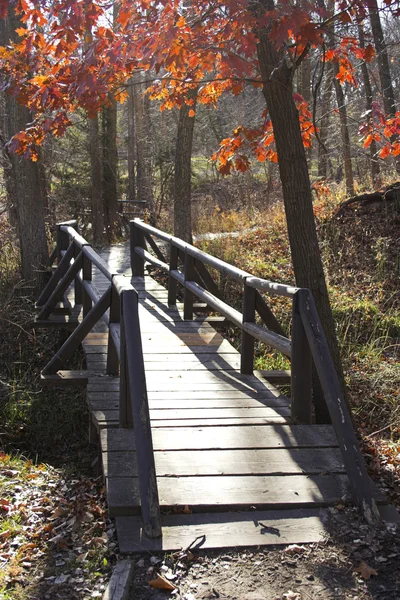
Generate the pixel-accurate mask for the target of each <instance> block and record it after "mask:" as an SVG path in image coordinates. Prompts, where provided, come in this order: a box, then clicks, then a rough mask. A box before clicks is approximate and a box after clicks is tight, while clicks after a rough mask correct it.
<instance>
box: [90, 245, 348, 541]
mask: <svg viewBox="0 0 400 600" xmlns="http://www.w3.org/2000/svg"><path fill="white" fill-rule="evenodd" d="M103 258H105V259H106V260H108V261H109V264H110V267H111V270H115V271H116V272H120V273H121V272H122V273H123V274H124V275H125V276H126V277H127V278H129V279H130V280H131V282H132V284H133V286H134V287H135V288H136V289H137V290H138V292H139V299H140V306H139V315H140V324H141V332H142V344H143V354H144V363H145V369H146V382H147V392H148V398H149V405H150V416H151V424H152V436H153V445H154V450H155V463H156V471H157V483H158V491H159V497H160V504H161V507H162V509H163V512H164V513H165V514H164V516H163V537H162V539H157V540H150V539H146V538H144V537H143V535H142V533H141V517H140V497H139V483H138V478H137V466H136V456H135V439H134V433H133V430H132V429H125V430H121V429H120V428H119V378H118V377H116V378H111V377H106V376H102V375H104V374H105V369H106V362H107V343H108V333H107V328H106V327H105V326H104V332H94V333H90V334H89V335H88V336H87V338H86V340H85V342H84V344H83V348H84V351H85V354H86V361H87V367H88V370H89V371H90V372H95V373H99V376H92V377H91V378H90V380H89V384H88V388H87V389H88V392H87V395H88V402H89V406H90V408H91V411H92V416H93V421H94V424H95V427H96V430H98V431H99V432H100V444H101V454H102V468H103V474H104V478H105V482H106V489H107V499H108V506H109V511H110V515H111V516H113V517H116V525H117V533H118V539H119V544H120V549H121V551H122V552H134V551H140V550H144V549H147V550H156V549H163V550H174V549H175V550H176V549H179V548H181V547H186V546H188V545H189V544H191V543H192V542H193V541H194V540H195V538H197V537H199V538H200V539H199V540H198V542H199V544H200V545H201V547H203V548H213V547H221V546H248V545H260V544H276V543H278V544H282V543H292V542H296V543H301V542H310V541H318V540H321V539H323V537H324V535H325V522H326V520H327V511H326V509H325V510H323V509H322V508H321V507H326V506H329V505H334V504H335V503H338V502H340V501H341V500H342V499H343V498H345V497H346V494H347V495H348V494H349V491H348V482H347V477H346V475H345V471H344V467H343V461H342V459H341V454H340V450H339V448H338V445H337V441H336V436H335V434H334V431H333V428H332V426H326V425H312V426H310V425H297V426H293V425H291V419H290V406H289V404H290V400H289V399H288V398H287V397H285V396H281V395H280V394H279V392H278V391H277V390H276V388H274V386H273V385H272V384H270V383H268V382H267V381H266V380H264V379H262V378H259V377H257V376H256V375H240V373H239V372H238V368H239V364H240V356H239V353H238V352H237V351H236V350H235V349H234V348H233V346H232V345H231V344H230V343H229V341H227V340H226V339H225V338H224V337H223V336H222V335H220V334H219V333H217V332H216V331H215V329H213V327H212V325H211V324H210V323H208V322H205V317H201V316H197V317H196V320H195V321H184V320H183V316H182V305H179V304H178V305H177V306H176V308H170V307H168V305H167V290H166V289H165V288H164V287H162V286H161V285H160V284H158V283H157V282H156V281H155V280H154V279H152V278H151V277H150V276H148V275H146V276H145V277H144V278H133V279H131V276H130V266H129V249H128V248H127V246H120V247H118V248H114V250H113V252H112V253H111V254H108V255H107V254H105V255H103ZM94 284H95V285H96V287H97V289H98V290H99V292H104V291H105V290H106V289H107V286H108V285H109V282H108V281H107V280H106V279H105V277H102V276H101V274H98V275H97V276H95V278H94ZM260 509H261V510H260ZM277 509H279V510H277ZM215 510H218V512H217V513H212V514H210V512H209V511H215ZM228 511H229V512H228ZM231 511H235V512H231ZM203 536H205V538H203Z"/></svg>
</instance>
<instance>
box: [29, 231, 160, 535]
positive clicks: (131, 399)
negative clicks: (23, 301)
mask: <svg viewBox="0 0 400 600" xmlns="http://www.w3.org/2000/svg"><path fill="white" fill-rule="evenodd" d="M74 225H76V222H66V223H60V224H58V225H57V246H56V255H57V257H58V267H57V269H56V270H55V271H54V273H53V276H52V278H51V279H50V281H49V283H48V284H47V286H46V288H45V289H44V290H43V292H42V294H41V296H40V298H39V300H38V302H37V306H38V308H39V309H40V312H39V318H42V319H44V318H47V317H49V315H50V314H51V313H52V311H53V310H54V308H55V307H56V305H57V303H58V302H60V301H62V300H63V297H64V294H65V293H66V291H67V289H68V287H69V286H70V285H71V284H72V283H74V286H75V304H83V319H82V321H81V322H80V323H79V325H78V326H77V327H76V329H75V330H74V331H73V332H72V333H71V335H70V336H69V337H68V339H67V340H66V342H65V343H64V344H63V345H62V347H61V348H60V349H59V350H58V351H57V352H56V354H55V355H54V356H53V358H52V359H51V360H50V362H49V363H48V364H47V365H46V366H45V368H44V369H43V371H42V373H43V374H44V375H52V374H54V373H56V372H57V371H58V370H60V369H62V368H63V367H64V365H65V361H66V360H67V359H68V358H70V357H71V356H72V355H73V353H74V352H75V351H76V350H77V348H78V346H79V345H80V344H81V343H82V342H83V340H84V339H85V337H86V336H87V335H88V333H89V332H90V331H92V329H93V327H94V325H95V324H96V323H97V321H99V319H103V320H104V321H105V323H106V324H107V325H108V331H109V339H108V352H107V373H108V374H110V375H114V376H118V375H119V377H120V426H121V427H130V428H131V427H133V429H134V433H135V439H136V457H137V465H138V479H139V491H140V498H141V510H142V518H143V529H144V532H145V534H146V535H148V536H149V537H159V536H160V535H161V516H160V505H159V499H158V490H157V479H156V471H155V464H154V452H153V442H152V436H151V426H150V412H149V406H148V400H147V389H146V379H145V371H144V360H143V352H142V345H141V334H140V323H139V313H138V293H137V291H136V290H135V288H134V287H133V286H132V285H131V283H130V282H129V281H128V280H127V279H126V278H125V277H123V276H118V275H114V274H113V273H112V272H111V271H110V269H109V267H108V265H107V263H106V262H105V261H104V260H103V259H102V258H101V257H100V256H99V255H98V254H97V253H96V251H95V250H94V249H93V248H92V247H91V245H90V244H89V243H88V242H87V241H86V240H85V239H84V238H83V237H82V236H81V235H80V234H79V233H78V232H77V231H76V229H75V228H74ZM93 268H96V269H98V271H100V272H101V273H102V274H103V275H104V276H105V277H106V278H107V279H108V280H109V282H110V286H109V287H108V289H107V290H106V291H105V292H104V293H103V294H102V295H100V294H99V293H98V292H97V290H96V289H95V287H94V286H93V284H92V271H93ZM107 310H109V316H108V315H107V314H106V311H107Z"/></svg>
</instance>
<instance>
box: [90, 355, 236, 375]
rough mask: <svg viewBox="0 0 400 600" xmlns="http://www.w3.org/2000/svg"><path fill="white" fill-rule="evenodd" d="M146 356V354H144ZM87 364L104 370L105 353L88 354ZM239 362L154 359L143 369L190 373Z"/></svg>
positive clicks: (224, 366) (220, 367) (211, 369)
mask: <svg viewBox="0 0 400 600" xmlns="http://www.w3.org/2000/svg"><path fill="white" fill-rule="evenodd" d="M89 356H91V357H93V356H96V358H95V359H93V358H89ZM145 358H146V356H145ZM175 358H177V355H175ZM86 361H87V364H88V365H89V364H90V365H96V366H94V367H93V368H95V369H98V368H103V369H104V370H105V367H106V365H107V356H106V355H104V354H103V355H96V354H91V355H88V357H87V359H86ZM239 364H240V361H239V359H238V358H236V360H230V361H229V362H224V361H216V360H210V361H208V362H205V363H201V362H199V361H196V360H194V361H191V362H189V361H182V362H163V361H162V362H155V361H145V363H144V365H145V370H146V372H152V371H156V372H160V371H168V372H176V373H178V372H182V371H190V372H191V373H192V372H193V371H221V370H222V371H223V370H225V369H227V368H229V369H232V368H233V369H236V368H239ZM149 377H152V375H149Z"/></svg>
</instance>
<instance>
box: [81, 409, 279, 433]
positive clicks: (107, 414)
mask: <svg viewBox="0 0 400 600" xmlns="http://www.w3.org/2000/svg"><path fill="white" fill-rule="evenodd" d="M93 416H94V418H95V419H96V422H97V423H98V425H99V427H115V426H118V425H119V412H118V411H113V410H104V411H94V412H93ZM288 423H290V417H280V416H276V417H274V416H271V417H265V418H263V417H249V418H246V417H243V418H234V417H232V418H226V419H222V418H221V419H205V418H204V417H203V418H202V419H165V420H162V419H160V420H158V421H152V422H151V428H152V431H153V432H154V431H155V430H156V429H157V428H158V429H164V428H165V427H176V428H182V427H185V428H188V427H204V428H207V429H208V428H210V427H216V426H218V427H232V426H237V425H242V426H244V425H277V424H279V425H284V424H288ZM177 435H178V434H177Z"/></svg>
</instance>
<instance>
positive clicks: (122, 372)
mask: <svg viewBox="0 0 400 600" xmlns="http://www.w3.org/2000/svg"><path fill="white" fill-rule="evenodd" d="M122 297H123V292H122V293H121V294H120V297H119V305H120V311H121V313H122ZM119 348H120V350H119V426H120V427H124V428H132V427H133V415H132V399H131V393H130V388H129V374H128V364H127V358H126V333H125V322H124V319H121V322H120V347H119Z"/></svg>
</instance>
